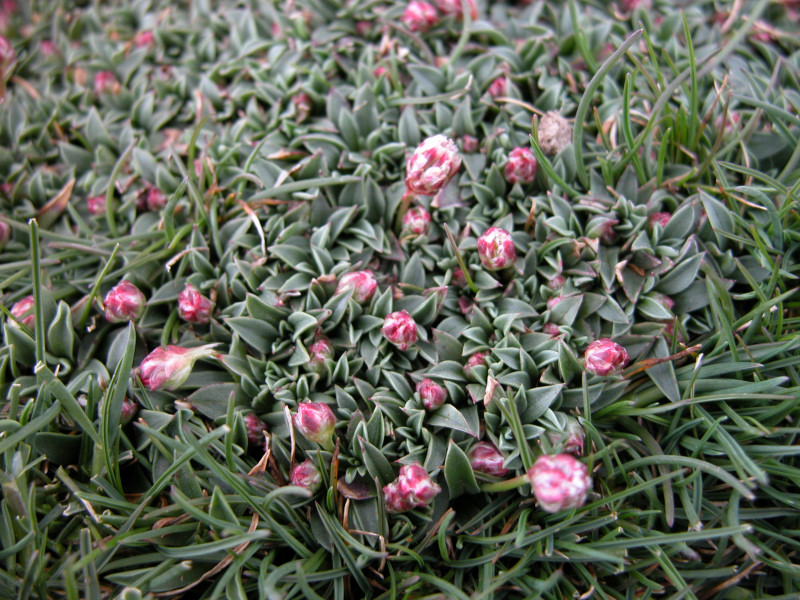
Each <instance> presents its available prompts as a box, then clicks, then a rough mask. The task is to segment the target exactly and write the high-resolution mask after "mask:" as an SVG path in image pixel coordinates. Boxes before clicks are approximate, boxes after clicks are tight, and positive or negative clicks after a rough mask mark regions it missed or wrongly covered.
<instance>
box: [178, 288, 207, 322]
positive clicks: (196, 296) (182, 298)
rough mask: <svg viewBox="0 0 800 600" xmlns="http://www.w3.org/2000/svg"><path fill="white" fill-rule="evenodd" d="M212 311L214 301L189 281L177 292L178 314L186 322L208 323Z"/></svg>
mask: <svg viewBox="0 0 800 600" xmlns="http://www.w3.org/2000/svg"><path fill="white" fill-rule="evenodd" d="M213 311H214V303H213V302H212V301H211V300H210V299H208V298H206V297H205V296H204V295H203V294H201V293H200V292H199V291H198V289H197V288H196V287H194V286H193V285H192V284H191V283H187V284H186V287H184V288H183V290H181V293H180V294H178V314H179V315H180V317H181V319H183V320H184V321H186V322H188V323H199V324H200V323H208V322H210V321H211V314H212V312H213Z"/></svg>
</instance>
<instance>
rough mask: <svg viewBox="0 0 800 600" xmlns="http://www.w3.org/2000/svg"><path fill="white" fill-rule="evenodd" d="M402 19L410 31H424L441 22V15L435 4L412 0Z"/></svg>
mask: <svg viewBox="0 0 800 600" xmlns="http://www.w3.org/2000/svg"><path fill="white" fill-rule="evenodd" d="M400 20H401V21H403V23H405V26H406V27H408V30H409V31H420V32H423V33H424V32H425V31H428V29H430V28H431V27H433V26H434V25H436V24H437V23H438V22H439V15H438V14H437V13H436V9H435V8H434V7H433V5H431V4H428V3H427V2H418V1H417V0H412V1H411V2H409V3H408V5H407V6H406V10H405V12H403V16H402V17H400Z"/></svg>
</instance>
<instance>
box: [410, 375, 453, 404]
mask: <svg viewBox="0 0 800 600" xmlns="http://www.w3.org/2000/svg"><path fill="white" fill-rule="evenodd" d="M417 393H418V394H419V397H420V398H421V399H422V404H423V405H424V406H425V409H426V410H436V409H437V408H439V407H440V406H441V405H442V404H444V401H445V399H446V398H447V390H445V389H444V388H443V387H442V386H441V385H439V384H438V383H436V382H435V381H434V380H433V379H428V378H427V377H426V378H425V379H423V380H422V381H420V382H419V383H417Z"/></svg>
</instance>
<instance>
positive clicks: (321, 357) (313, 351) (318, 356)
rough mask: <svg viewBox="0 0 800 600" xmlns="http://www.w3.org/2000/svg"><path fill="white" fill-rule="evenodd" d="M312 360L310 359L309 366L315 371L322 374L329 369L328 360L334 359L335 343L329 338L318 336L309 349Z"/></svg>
mask: <svg viewBox="0 0 800 600" xmlns="http://www.w3.org/2000/svg"><path fill="white" fill-rule="evenodd" d="M308 354H309V356H310V357H311V360H309V361H308V368H309V369H310V370H311V371H313V372H314V373H318V374H320V375H321V374H322V373H324V372H325V370H326V369H327V364H326V363H327V361H329V360H333V356H334V353H333V344H331V341H330V340H329V339H328V338H325V337H320V338H318V339H317V340H316V341H315V342H314V343H313V344H311V346H310V347H309V349H308Z"/></svg>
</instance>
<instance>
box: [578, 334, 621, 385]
mask: <svg viewBox="0 0 800 600" xmlns="http://www.w3.org/2000/svg"><path fill="white" fill-rule="evenodd" d="M628 360H629V357H628V352H627V351H626V350H625V348H623V347H622V346H620V345H619V344H617V343H616V342H612V341H611V340H610V339H608V338H602V339H599V340H597V341H594V342H592V343H591V344H589V346H588V348H586V351H585V352H584V353H583V361H584V368H585V369H586V371H587V372H588V373H591V374H592V375H600V376H603V377H604V376H606V375H611V374H612V373H616V372H618V371H621V370H622V369H624V368H625V366H626V365H627V364H628Z"/></svg>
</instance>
